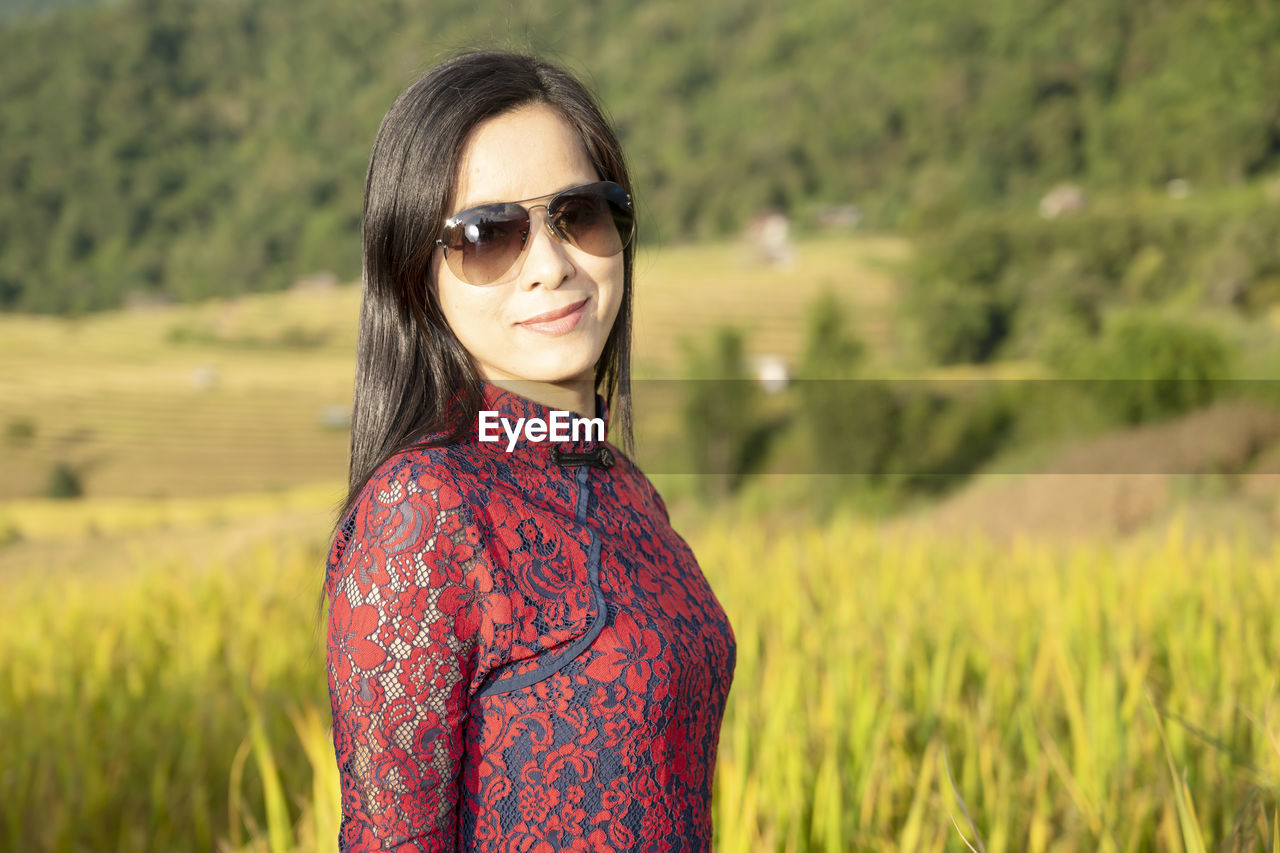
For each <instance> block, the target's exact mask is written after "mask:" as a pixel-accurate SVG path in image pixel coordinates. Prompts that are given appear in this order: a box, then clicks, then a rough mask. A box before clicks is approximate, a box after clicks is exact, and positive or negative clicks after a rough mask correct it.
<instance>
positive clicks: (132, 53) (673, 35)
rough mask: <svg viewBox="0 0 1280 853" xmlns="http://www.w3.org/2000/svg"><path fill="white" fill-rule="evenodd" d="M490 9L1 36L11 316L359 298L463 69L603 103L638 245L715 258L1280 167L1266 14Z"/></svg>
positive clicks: (242, 0) (252, 12) (247, 5)
mask: <svg viewBox="0 0 1280 853" xmlns="http://www.w3.org/2000/svg"><path fill="white" fill-rule="evenodd" d="M28 5H31V4H28ZM46 5H47V4H46ZM504 8H505V13H504V14H503V15H501V16H498V17H495V16H494V15H493V13H492V7H486V6H480V5H476V4H454V3H448V4H441V3H430V4H428V3H425V2H422V1H421V0H370V2H367V3H361V4H350V3H345V2H338V0H317V2H314V3H309V4H306V5H305V6H296V5H292V4H286V3H283V2H281V0H271V1H270V2H265V3H260V2H250V0H131V2H124V3H109V4H98V5H86V6H73V7H70V8H67V9H63V10H55V11H49V12H47V13H43V14H38V15H27V16H18V17H14V18H11V19H10V20H9V22H8V23H5V24H2V25H0V100H2V102H3V105H4V106H3V108H2V112H0V310H20V311H32V312H46V313H66V312H82V311H90V310H99V309H103V308H108V307H113V306H117V305H120V304H122V303H123V302H124V301H125V300H126V299H132V300H135V301H136V300H145V299H155V298H161V297H162V298H167V299H177V300H182V301H187V300H196V299H200V298H207V297H211V296H233V295H235V294H238V293H245V292H253V291H266V290H275V289H280V288H283V287H284V286H286V285H288V284H289V283H290V282H292V281H294V280H295V279H297V278H299V277H301V276H305V275H308V274H311V273H314V272H317V271H331V272H332V273H334V274H336V275H337V276H338V277H339V278H341V279H350V278H352V277H354V276H355V274H356V273H357V272H358V269H359V255H358V240H357V236H358V227H359V211H360V199H361V192H362V187H363V173H364V168H365V163H366V159H367V156H368V148H369V144H370V141H371V140H372V137H373V134H374V132H375V130H376V128H377V125H378V121H379V119H380V117H381V115H382V113H383V111H384V110H385V109H386V107H387V106H388V105H389V104H390V102H391V100H392V98H393V97H394V95H395V94H396V92H398V91H399V90H400V89H401V88H402V87H403V86H404V85H406V84H407V83H408V82H409V81H410V80H412V79H413V78H414V77H415V76H416V75H417V74H418V73H420V72H421V71H422V70H423V69H425V68H426V67H427V66H429V65H430V64H431V63H433V62H435V61H437V60H439V59H441V58H444V57H446V56H449V55H452V54H454V53H456V52H458V51H459V50H461V49H463V48H467V47H472V46H501V47H508V48H514V49H522V50H533V51H537V52H539V53H542V54H544V55H546V56H548V57H551V58H554V59H558V60H560V61H561V62H564V63H565V64H567V65H569V66H570V67H571V68H573V69H574V70H576V71H577V72H579V73H580V74H582V75H583V77H584V78H585V79H586V80H588V81H589V82H590V83H591V85H593V86H594V87H595V88H596V89H597V90H598V91H599V93H600V95H601V97H602V100H603V102H604V104H605V105H606V106H607V108H608V110H609V111H610V112H611V113H612V115H613V116H614V118H615V119H616V122H617V124H618V127H619V129H620V132H621V134H622V136H623V138H624V141H625V144H626V146H627V148H628V151H629V154H630V157H631V160H632V163H633V165H634V170H635V175H636V180H637V186H638V198H639V204H640V208H641V229H642V239H647V240H666V241H673V240H685V239H690V238H695V239H705V238H708V237H714V236H723V235H726V234H728V233H731V232H733V231H735V230H737V229H738V228H740V227H741V226H742V225H743V224H744V223H745V222H746V221H747V219H748V218H749V217H750V216H751V215H752V214H753V213H755V212H757V211H758V210H760V209H762V208H764V207H766V206H777V207H781V208H784V209H786V210H788V211H789V212H791V213H792V214H794V215H795V216H796V217H797V221H798V223H799V224H800V225H801V227H812V224H813V223H814V222H815V220H816V217H817V215H818V214H819V213H820V211H821V210H822V208H823V207H824V206H826V205H832V204H848V203H855V204H857V205H858V206H859V208H860V210H861V211H862V213H863V215H864V217H865V221H866V222H867V223H868V224H870V225H872V226H876V227H896V226H902V225H910V224H912V223H913V222H917V221H937V219H938V217H939V216H942V217H944V218H945V217H946V216H948V215H950V212H954V211H959V210H968V209H972V208H975V207H991V206H999V205H1001V204H1005V203H1010V202H1015V201H1016V202H1017V203H1019V204H1024V203H1027V201H1028V199H1032V200H1033V199H1034V198H1038V196H1039V194H1040V193H1042V192H1043V191H1044V190H1045V189H1046V188H1047V187H1049V186H1050V185H1052V184H1053V183H1055V182H1057V181H1060V180H1063V179H1072V180H1075V181H1078V182H1081V183H1083V184H1085V185H1087V186H1089V187H1091V188H1098V189H1100V190H1103V191H1109V190H1119V189H1125V188H1132V187H1139V188H1142V187H1147V188H1150V187H1163V186H1164V184H1165V183H1166V182H1167V181H1169V180H1171V179H1175V178H1179V179H1184V180H1186V181H1189V182H1190V184H1191V185H1192V186H1194V187H1197V188H1200V187H1204V188H1209V189H1212V188H1214V187H1226V186H1232V185H1237V184H1245V183H1250V182H1253V181H1255V180H1258V179H1261V178H1264V177H1265V176H1267V175H1269V174H1271V173H1273V172H1275V171H1276V170H1277V168H1280V53H1277V52H1276V51H1275V50H1274V47H1273V46H1274V44H1275V43H1276V42H1277V40H1278V39H1280V6H1276V5H1275V4H1271V3H1248V2H1243V0H1217V2H1193V0H1171V2H1165V3H1158V4H1130V3H1125V4H1115V3H1111V2H1108V0H1071V2H1066V3H1048V2H1036V3H1025V2H1017V0H999V1H998V2H993V3H985V4H980V5H978V6H957V5H956V4H954V3H946V2H943V0H907V2H902V3H895V4H892V5H891V6H890V5H886V4H881V3H873V2H871V0H815V2H809V3H803V4H771V3H764V2H760V0H755V2H741V0H714V2H708V3H702V4H697V5H694V4H689V3H682V2H679V0H654V1H653V2H646V3H644V4H628V3H620V2H608V3H600V4H593V5H591V6H590V7H583V6H582V5H581V4H575V5H570V4H567V3H564V2H546V3H536V4H514V5H507V6H506V7H504ZM303 10H305V11H303ZM54 45H56V49H51V46H54ZM1228 92H1229V93H1230V97H1224V96H1223V93H1228ZM1031 203H1033V201H1032V202H1031Z"/></svg>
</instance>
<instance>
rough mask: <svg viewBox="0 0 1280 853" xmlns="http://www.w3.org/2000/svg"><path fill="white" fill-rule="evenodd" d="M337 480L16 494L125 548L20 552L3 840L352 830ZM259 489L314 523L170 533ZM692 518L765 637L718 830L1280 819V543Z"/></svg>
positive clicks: (728, 742)
mask: <svg viewBox="0 0 1280 853" xmlns="http://www.w3.org/2000/svg"><path fill="white" fill-rule="evenodd" d="M337 495H338V491H337V488H336V485H335V486H334V487H333V488H331V489H329V490H321V489H314V490H310V491H299V492H295V493H292V494H291V495H290V496H288V497H287V498H286V497H278V498H274V499H270V500H274V501H276V503H274V504H272V503H270V500H268V502H266V503H264V502H263V499H262V498H254V497H252V496H244V497H238V498H227V499H224V500H222V501H212V500H210V501H203V502H192V503H190V504H188V505H186V506H185V507H184V508H182V509H181V510H164V509H161V508H159V507H158V506H157V505H154V504H147V503H145V502H135V503H132V504H123V503H119V502H117V503H115V504H113V505H103V506H96V507H95V506H94V505H93V503H92V502H87V503H85V504H84V505H83V506H82V507H81V508H79V509H77V510H75V511H73V512H71V513H70V515H67V516H64V518H66V519H67V520H66V522H65V524H64V525H62V526H60V527H57V528H56V529H51V528H50V527H48V525H49V523H50V522H49V519H50V518H51V516H50V515H49V513H50V512H51V511H52V510H51V509H50V508H49V507H47V506H45V505H42V504H40V502H27V503H24V504H21V505H17V504H6V505H4V507H3V509H0V526H3V527H4V528H5V529H7V530H8V531H9V536H10V540H11V542H12V544H11V545H10V546H6V548H7V547H13V544H21V543H26V544H28V545H31V546H33V547H34V546H36V545H38V544H39V543H40V542H41V541H42V540H48V541H52V539H53V537H55V536H56V537H58V538H60V539H75V540H79V541H82V542H83V543H85V544H86V547H87V548H88V550H90V551H96V552H97V553H99V554H101V555H102V560H101V561H100V562H97V563H95V562H94V561H83V562H78V563H77V564H75V565H71V564H69V565H67V566H65V567H62V568H57V569H50V570H46V571H19V570H17V569H15V568H13V567H12V566H9V567H7V568H5V569H3V574H4V578H3V579H4V583H5V588H6V592H7V593H8V594H7V595H6V596H5V597H4V604H3V605H0V608H2V615H0V656H2V657H3V660H4V661H5V666H4V670H3V676H2V677H0V732H3V733H4V734H3V738H0V848H3V849H12V850H24V851H25V850H108V849H109V850H121V851H132V850H188V849H189V850H219V851H250V850H252V851H273V853H274V851H295V850H298V851H301V850H331V849H333V847H334V838H335V836H336V830H337V823H338V801H337V777H336V767H335V766H334V759H333V752H332V745H331V742H330V741H329V735H328V730H327V726H328V722H329V719H328V705H327V695H326V693H325V680H324V654H323V639H324V637H323V631H322V630H317V611H316V605H317V593H318V590H319V585H320V583H321V574H320V573H321V571H322V563H323V548H324V544H325V542H324V524H325V521H326V519H327V517H328V512H329V509H330V507H331V503H332V501H333V500H336V498H337ZM248 518H256V519H258V520H259V521H262V520H264V519H270V518H281V519H283V518H292V519H294V521H293V522H291V524H292V526H291V527H289V528H288V529H289V530H291V531H293V532H292V533H291V534H290V535H281V534H280V533H279V531H277V532H275V533H272V534H269V535H268V534H266V533H265V532H264V534H263V535H262V536H260V537H259V538H257V539H251V540H246V541H245V542H243V543H242V544H241V547H239V548H238V549H231V550H226V551H222V552H218V551H212V550H209V549H203V550H199V549H197V550H194V551H191V552H190V553H184V552H183V551H182V549H173V550H170V551H160V550H154V549H152V548H150V547H149V546H147V545H145V544H143V545H140V544H139V543H146V542H148V541H150V540H148V539H147V537H148V536H149V535H152V534H156V533H157V531H158V532H159V534H161V535H163V536H165V537H170V538H183V537H186V538H187V539H189V540H190V541H191V542H195V543H198V542H199V541H201V537H202V536H203V537H206V538H208V539H210V540H213V539H223V538H225V536H226V534H227V531H228V530H230V529H235V528H237V527H238V526H240V525H241V524H242V522H243V521H244V520H245V519H248ZM299 518H304V519H307V518H309V519H310V521H309V523H299V522H298V521H297V519H299ZM676 523H677V528H678V529H681V530H682V531H683V532H684V533H685V535H686V538H687V539H688V540H689V541H690V544H691V545H692V546H693V548H694V551H695V553H696V554H697V555H698V557H699V559H700V561H701V563H702V565H703V568H704V571H705V572H706V574H707V575H708V577H709V579H710V580H711V582H712V585H713V587H714V588H715V590H716V592H717V594H718V595H719V597H720V599H721V601H722V603H723V605H724V607H725V609H726V610H727V611H728V613H729V615H730V618H731V620H732V622H733V625H734V628H735V632H736V635H737V639H738V666H737V673H736V678H735V681H734V686H733V690H732V692H731V694H730V699H729V705H728V709H727V716H726V719H725V722H724V727H723V730H722V734H721V741H720V754H719V762H718V765H717V776H716V784H715V804H714V813H715V816H716V821H717V825H716V849H717V850H718V851H735V852H736V851H755V850H765V851H775V850H776V851H809V850H815V851H844V850H870V851H879V850H885V851H887V850H925V851H951V850H956V851H959V850H965V849H970V848H969V847H966V844H968V845H972V848H971V849H975V850H976V849H982V850H986V851H991V853H996V851H1069V850H1071V851H1074V850H1079V851H1098V850H1101V851H1146V850H1152V851H1154V850H1159V851H1180V850H1185V851H1199V850H1210V849H1214V850H1248V851H1255V850H1256V851H1268V850H1269V851H1276V850H1280V683H1278V680H1277V674H1278V673H1280V620H1276V619H1275V618H1274V613H1275V610H1276V604H1277V602H1280V545H1274V546H1273V545H1268V546H1266V547H1258V546H1257V544H1256V543H1252V544H1251V543H1248V542H1246V541H1244V540H1243V539H1236V538H1233V537H1231V536H1229V535H1226V534H1224V535H1221V536H1218V537H1215V538H1204V537H1200V536H1192V535H1190V534H1188V533H1187V532H1186V529H1185V527H1184V526H1183V525H1182V524H1181V523H1180V522H1179V521H1176V520H1175V522H1174V523H1173V524H1172V525H1171V526H1170V527H1169V528H1168V529H1167V530H1166V531H1164V532H1163V533H1161V534H1160V535H1158V536H1149V537H1145V538H1141V539H1135V540H1130V541H1128V542H1124V543H1121V542H1101V541H1099V542H1093V543H1090V542H1081V543H1077V544H1074V545H1064V544H1060V545H1055V546H1050V545H1046V544H1037V543H1032V542H1016V543H1014V544H1011V545H1006V546H1004V547H1003V548H997V547H996V546H994V545H992V544H990V543H987V542H984V541H983V540H980V539H965V540H960V539H943V538H940V537H935V536H926V535H919V534H916V535H910V536H906V535H896V534H890V533H887V532H885V530H884V529H883V528H879V527H875V526H872V525H869V524H867V523H864V522H861V521H858V520H855V519H853V518H851V517H841V516H837V517H835V518H833V519H832V520H831V521H829V522H827V523H825V524H821V525H818V524H810V525H807V526H806V525H795V524H790V523H783V522H782V521H778V520H775V521H774V522H772V523H770V522H768V521H766V522H765V523H763V524H762V523H761V522H760V520H759V519H758V518H757V517H756V516H754V515H753V514H751V513H745V512H742V511H740V510H735V509H734V508H732V507H725V508H722V509H720V510H718V511H716V512H713V513H711V514H709V515H705V516H701V517H698V518H697V519H695V520H692V521H688V522H687V523H686V521H682V520H681V519H680V518H677V519H676ZM0 553H3V551H0Z"/></svg>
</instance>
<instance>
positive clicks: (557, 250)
mask: <svg viewBox="0 0 1280 853" xmlns="http://www.w3.org/2000/svg"><path fill="white" fill-rule="evenodd" d="M539 216H541V219H539V218H538V217H539ZM525 252H526V254H525V259H524V266H523V267H522V268H521V270H520V286H521V287H524V288H526V289H532V288H534V287H548V288H552V289H554V288H556V287H559V286H560V283H561V282H563V281H564V280H565V279H566V278H569V277H570V276H571V275H573V272H574V266H573V261H572V260H571V259H570V257H569V253H568V244H567V243H565V242H564V241H563V240H561V239H560V237H559V235H557V234H556V233H555V229H554V228H552V227H551V220H550V218H549V217H548V216H547V211H546V208H544V207H537V208H534V209H533V210H530V211H529V241H528V245H527V246H526V247H525Z"/></svg>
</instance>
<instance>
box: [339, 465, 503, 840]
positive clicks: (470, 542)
mask: <svg viewBox="0 0 1280 853" xmlns="http://www.w3.org/2000/svg"><path fill="white" fill-rule="evenodd" d="M346 529H349V531H350V534H349V536H347V538H346V541H345V547H343V548H342V550H341V553H340V554H338V555H337V556H336V557H331V562H330V566H329V576H328V578H327V586H328V591H329V598H330V608H329V639H328V672H329V692H330V699H331V702H332V708H333V737H334V746H335V750H336V752H337V758H338V770H339V775H340V779H341V787H342V828H341V831H340V834H339V847H340V849H341V850H343V851H364V850H370V849H374V850H381V849H408V850H433V851H434V850H453V849H454V847H455V842H456V839H455V832H456V824H457V817H456V810H457V803H458V786H459V774H460V770H461V767H460V764H461V759H462V754H463V730H464V727H465V723H466V708H467V698H468V692H469V684H470V681H471V679H472V677H473V675H474V672H475V667H476V660H477V650H476V643H477V633H478V632H477V627H478V625H477V624H476V621H477V619H476V613H477V602H478V601H479V600H480V599H482V598H483V597H484V596H485V593H487V592H488V591H489V590H490V589H491V588H492V580H491V578H490V576H489V572H488V569H487V566H486V564H485V559H484V551H483V549H482V548H480V545H479V534H478V531H477V529H476V528H475V526H474V525H472V524H470V523H469V518H468V514H467V513H466V512H465V511H464V508H463V506H462V501H461V498H460V496H459V494H458V493H457V492H456V491H455V490H454V489H453V488H451V487H450V486H448V485H446V484H445V483H443V482H441V481H440V480H438V479H435V478H434V477H432V476H431V475H430V474H427V473H423V472H422V471H421V470H420V469H419V470H418V471H416V472H413V471H412V466H411V465H407V464H400V463H393V464H392V465H390V466H389V467H387V468H384V469H380V473H379V474H377V475H375V476H374V478H372V479H371V480H370V482H369V484H368V485H367V486H366V488H365V489H364V491H363V492H362V494H361V497H360V499H359V500H358V501H357V504H356V507H355V509H354V510H353V514H352V517H351V518H350V520H349V521H348V523H347V526H346ZM339 545H341V542H340V543H339ZM335 553H337V548H335Z"/></svg>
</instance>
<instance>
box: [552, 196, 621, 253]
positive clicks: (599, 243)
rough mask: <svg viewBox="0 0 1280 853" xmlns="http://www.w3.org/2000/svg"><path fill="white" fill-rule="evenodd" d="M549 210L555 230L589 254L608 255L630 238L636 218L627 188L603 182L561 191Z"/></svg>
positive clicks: (618, 250)
mask: <svg viewBox="0 0 1280 853" xmlns="http://www.w3.org/2000/svg"><path fill="white" fill-rule="evenodd" d="M552 206H553V209H552V210H551V211H550V213H551V216H552V221H553V222H554V223H555V226H556V229H557V230H558V231H559V232H560V233H561V234H563V235H564V236H565V237H566V238H567V239H568V240H569V241H570V242H572V243H573V244H574V245H575V246H577V247H578V248H579V249H581V250H582V251H584V252H587V253H588V254H592V255H596V256H597V257H601V258H607V257H611V256H613V255H616V254H618V253H619V252H621V251H622V249H623V247H624V246H626V245H627V242H628V241H629V240H630V239H631V233H632V230H633V228H634V222H635V217H634V216H633V214H632V212H631V202H630V200H629V199H628V198H627V194H626V191H624V190H623V189H622V187H620V186H618V185H617V184H614V183H610V182H608V181H601V182H598V183H594V184H588V185H587V186H585V187H580V188H579V189H576V190H573V191H571V192H566V193H562V194H561V195H559V196H557V197H556V198H555V200H554V202H553V203H552Z"/></svg>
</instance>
